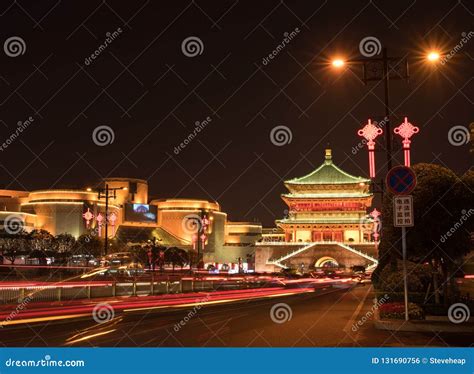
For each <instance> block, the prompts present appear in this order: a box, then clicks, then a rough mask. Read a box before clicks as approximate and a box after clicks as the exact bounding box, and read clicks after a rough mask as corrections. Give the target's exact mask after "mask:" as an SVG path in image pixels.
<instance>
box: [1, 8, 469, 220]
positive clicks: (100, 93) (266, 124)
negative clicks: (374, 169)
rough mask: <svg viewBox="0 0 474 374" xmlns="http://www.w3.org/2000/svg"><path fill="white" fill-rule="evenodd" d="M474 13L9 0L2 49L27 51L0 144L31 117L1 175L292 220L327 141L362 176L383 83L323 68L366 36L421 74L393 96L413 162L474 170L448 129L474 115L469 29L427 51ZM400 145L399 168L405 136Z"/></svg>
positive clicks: (236, 216)
mask: <svg viewBox="0 0 474 374" xmlns="http://www.w3.org/2000/svg"><path fill="white" fill-rule="evenodd" d="M389 3H390V4H389ZM473 14H474V4H473V3H472V2H469V1H467V0H465V1H461V2H458V1H457V0H453V1H443V2H436V3H435V2H433V1H414V0H413V1H397V2H388V1H374V2H366V1H350V2H349V1H326V2H322V1H291V2H290V1H288V2H278V1H256V0H253V1H243V0H240V1H237V0H235V1H234V0H230V1H212V2H211V1H197V2H184V1H183V2H181V1H172V2H171V1H169V2H166V4H165V2H162V1H160V2H158V1H156V2H152V1H146V0H137V1H104V2H92V1H87V2H84V1H81V2H66V1H57V0H52V1H41V2H39V1H30V2H27V1H23V0H19V1H16V2H15V1H2V5H1V9H0V21H1V22H0V24H1V26H0V29H1V44H2V46H4V42H5V41H6V40H7V39H8V38H10V37H15V36H16V37H20V38H21V39H22V40H23V41H24V43H25V46H26V49H24V50H23V52H24V53H23V54H19V55H18V56H16V57H9V56H7V54H6V53H5V48H4V49H3V50H0V60H1V72H0V102H1V105H0V119H1V126H0V129H1V133H0V137H1V138H2V139H0V143H2V142H4V141H5V140H6V139H7V138H9V137H10V135H11V134H12V132H14V131H15V129H16V127H17V122H18V121H25V120H27V119H28V118H29V117H30V116H31V117H32V118H33V120H34V121H33V122H32V123H31V124H30V125H29V126H28V127H27V128H26V129H25V130H24V131H23V132H22V133H21V134H20V136H18V137H17V138H16V139H15V140H14V141H13V142H12V143H11V144H10V145H8V147H7V148H5V149H3V150H1V151H0V157H1V159H0V178H1V184H2V185H3V188H9V189H25V190H34V189H47V188H59V187H68V188H72V187H80V188H82V187H86V186H89V185H93V184H94V183H97V181H98V180H99V179H100V178H102V177H107V176H124V177H136V178H143V179H147V180H148V182H149V187H150V197H151V198H165V197H190V198H204V199H210V200H217V201H218V202H219V203H220V204H221V206H222V209H223V210H224V211H225V212H227V213H228V214H229V219H231V220H246V221H253V220H258V221H260V222H262V223H264V224H265V225H272V224H273V220H274V219H276V218H281V217H283V216H284V214H285V213H284V210H285V207H286V206H285V204H284V203H283V201H281V199H280V194H281V193H283V192H285V191H286V190H285V188H284V186H283V182H282V181H283V180H285V179H289V178H293V177H298V176H302V175H305V174H307V173H309V172H311V171H312V170H313V169H314V168H315V167H317V166H319V165H320V164H321V163H322V162H323V159H324V148H326V147H327V145H328V144H329V145H330V147H331V148H332V149H333V157H334V161H335V163H336V164H337V165H339V166H341V167H342V168H343V169H345V170H347V171H348V172H350V173H352V174H355V175H361V176H367V174H368V167H367V152H366V150H365V148H364V149H362V150H361V151H358V152H355V154H353V152H352V151H351V150H352V148H353V147H355V146H357V144H358V143H359V142H360V140H361V139H360V138H359V137H358V136H357V134H356V132H357V129H359V128H360V127H362V125H363V124H365V123H366V122H367V119H368V118H369V117H371V118H373V119H381V118H382V117H383V115H384V107H383V89H382V85H381V84H380V83H376V82H375V83H370V84H368V85H364V84H363V83H362V82H361V80H360V79H359V78H358V77H359V76H360V70H359V68H358V67H356V66H353V67H351V68H350V69H349V70H344V69H343V70H342V71H339V72H337V71H334V69H332V68H330V67H328V61H329V60H330V59H331V58H332V57H334V56H344V57H347V58H360V57H361V55H360V52H359V42H360V41H361V40H362V39H363V38H365V37H368V36H372V37H376V38H377V39H378V40H380V42H381V44H382V45H383V46H385V47H387V48H388V51H389V54H390V55H392V56H399V57H401V56H409V61H410V80H409V82H408V83H407V82H406V81H403V80H397V81H391V82H390V105H391V108H392V110H393V118H394V120H393V121H392V126H398V125H399V124H400V123H401V122H402V120H403V117H404V116H408V118H409V120H410V121H411V122H412V123H414V124H415V125H418V126H420V128H421V130H420V133H419V134H417V135H416V136H415V137H414V140H413V143H412V145H413V152H412V162H413V163H417V162H435V163H439V164H442V165H445V166H447V167H449V168H451V169H453V170H454V171H455V172H456V173H458V174H462V173H464V172H465V171H466V170H468V169H469V167H470V166H471V165H472V158H471V159H470V155H469V145H468V144H465V145H459V146H457V145H452V144H450V142H449V139H448V133H449V130H450V129H451V128H453V126H464V127H468V126H469V123H471V122H473V121H474V111H473V106H472V104H473V91H474V83H473V81H472V79H473V78H472V75H473V65H474V64H473V59H474V37H473V38H472V39H471V40H469V41H468V42H467V43H465V44H464V45H463V46H462V48H461V49H460V50H459V51H458V52H457V53H455V54H454V56H453V57H452V58H451V59H449V60H448V61H447V62H446V64H444V65H439V64H438V65H437V66H431V65H429V64H427V63H426V62H424V60H423V54H424V53H425V52H426V51H427V50H429V49H430V48H438V49H440V50H442V51H444V52H446V53H448V52H450V51H451V50H452V49H453V48H455V46H456V45H457V44H459V43H460V42H461V38H462V35H461V33H463V32H465V33H469V32H470V31H474V22H473ZM119 28H120V30H121V32H117V33H118V35H117V36H116V37H114V38H113V39H114V40H113V41H111V42H110V44H109V45H108V46H107V47H106V48H105V49H103V50H102V51H101V52H100V53H99V54H98V56H97V57H96V58H95V60H93V61H92V62H90V63H89V64H86V61H85V59H86V58H87V57H89V56H90V55H91V54H93V53H94V51H96V50H98V49H99V46H100V45H101V44H103V43H104V41H105V38H106V33H107V32H109V33H112V32H114V31H116V30H118V29H119ZM296 29H298V30H299V32H296V33H295V34H294V35H295V36H294V37H292V38H291V41H289V43H288V44H287V45H286V46H285V47H284V48H283V49H281V50H280V51H279V52H278V53H277V55H276V56H275V57H274V58H273V59H272V60H269V62H268V63H266V64H264V62H263V59H264V58H265V57H266V56H268V55H269V54H270V53H272V51H273V50H275V49H276V48H277V46H278V45H279V44H280V43H282V41H283V39H284V37H285V36H284V33H291V32H292V31H293V32H294V31H295V30H296ZM191 36H194V37H197V38H199V39H200V40H201V41H202V49H201V50H200V52H201V53H200V54H199V53H198V54H197V55H196V56H194V57H188V56H186V55H185V54H184V53H183V50H182V42H183V40H185V39H186V38H188V37H191ZM188 54H189V53H188ZM207 117H209V118H210V120H211V121H210V122H209V123H208V124H207V125H206V126H205V127H204V128H202V130H201V131H200V132H199V133H198V134H197V136H196V137H195V138H194V139H193V140H192V141H191V142H190V143H189V144H188V145H187V146H186V147H185V148H184V149H181V150H180V151H178V152H175V147H177V146H178V145H179V144H180V143H181V142H183V140H184V139H185V138H187V137H188V135H189V133H191V132H193V129H194V128H195V122H196V121H200V122H202V121H203V120H205V119H206V118H207ZM102 125H105V126H109V127H110V128H112V130H113V132H114V141H113V143H112V144H108V145H105V146H99V145H96V144H95V143H94V141H93V138H92V135H93V132H94V129H96V128H97V127H98V126H102ZM276 126H286V127H288V128H289V129H290V131H291V142H290V143H289V144H284V145H281V146H277V145H275V144H273V143H272V141H271V139H270V133H271V131H272V129H274V128H275V127H276ZM377 147H378V150H380V152H377V164H378V165H377V166H378V169H379V175H378V177H382V174H383V172H384V170H385V169H384V165H385V153H384V152H383V150H384V146H383V143H379V144H378V145H377ZM394 147H395V150H396V158H397V160H398V162H395V164H396V163H399V162H401V161H402V153H401V152H400V139H399V138H398V137H395V139H394ZM176 153H178V154H176Z"/></svg>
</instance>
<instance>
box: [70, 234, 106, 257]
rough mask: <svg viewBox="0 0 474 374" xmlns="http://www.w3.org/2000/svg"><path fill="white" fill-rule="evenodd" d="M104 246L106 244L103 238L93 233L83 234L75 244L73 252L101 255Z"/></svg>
mask: <svg viewBox="0 0 474 374" xmlns="http://www.w3.org/2000/svg"><path fill="white" fill-rule="evenodd" d="M103 248H104V244H103V242H102V240H101V239H99V238H98V237H96V236H93V235H88V234H82V235H81V236H79V237H78V238H77V240H76V243H75V244H74V247H73V253H74V254H82V255H90V256H94V257H99V256H100V255H101V253H102V250H103Z"/></svg>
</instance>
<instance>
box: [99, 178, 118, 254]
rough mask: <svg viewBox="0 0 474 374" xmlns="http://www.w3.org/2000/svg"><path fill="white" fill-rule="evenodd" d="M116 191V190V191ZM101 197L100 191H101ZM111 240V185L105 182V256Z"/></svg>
mask: <svg viewBox="0 0 474 374" xmlns="http://www.w3.org/2000/svg"><path fill="white" fill-rule="evenodd" d="M114 192H115V191H114ZM99 199H100V192H99ZM108 242H109V185H108V184H107V183H106V184H105V239H104V256H107V250H108V248H109V247H108Z"/></svg>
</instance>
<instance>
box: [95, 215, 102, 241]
mask: <svg viewBox="0 0 474 374" xmlns="http://www.w3.org/2000/svg"><path fill="white" fill-rule="evenodd" d="M95 220H96V221H97V226H98V227H97V235H98V236H99V237H100V233H101V230H102V225H103V221H104V216H103V215H102V213H99V214H97V217H96V219H95Z"/></svg>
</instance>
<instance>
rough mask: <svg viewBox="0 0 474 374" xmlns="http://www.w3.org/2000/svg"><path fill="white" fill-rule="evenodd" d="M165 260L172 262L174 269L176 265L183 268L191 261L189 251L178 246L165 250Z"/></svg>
mask: <svg viewBox="0 0 474 374" xmlns="http://www.w3.org/2000/svg"><path fill="white" fill-rule="evenodd" d="M165 262H168V263H171V265H172V267H173V271H174V269H175V266H179V267H181V268H183V266H184V265H186V264H187V263H188V262H189V256H188V252H186V251H185V250H184V249H181V248H178V247H170V248H168V249H167V250H166V251H165Z"/></svg>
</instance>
